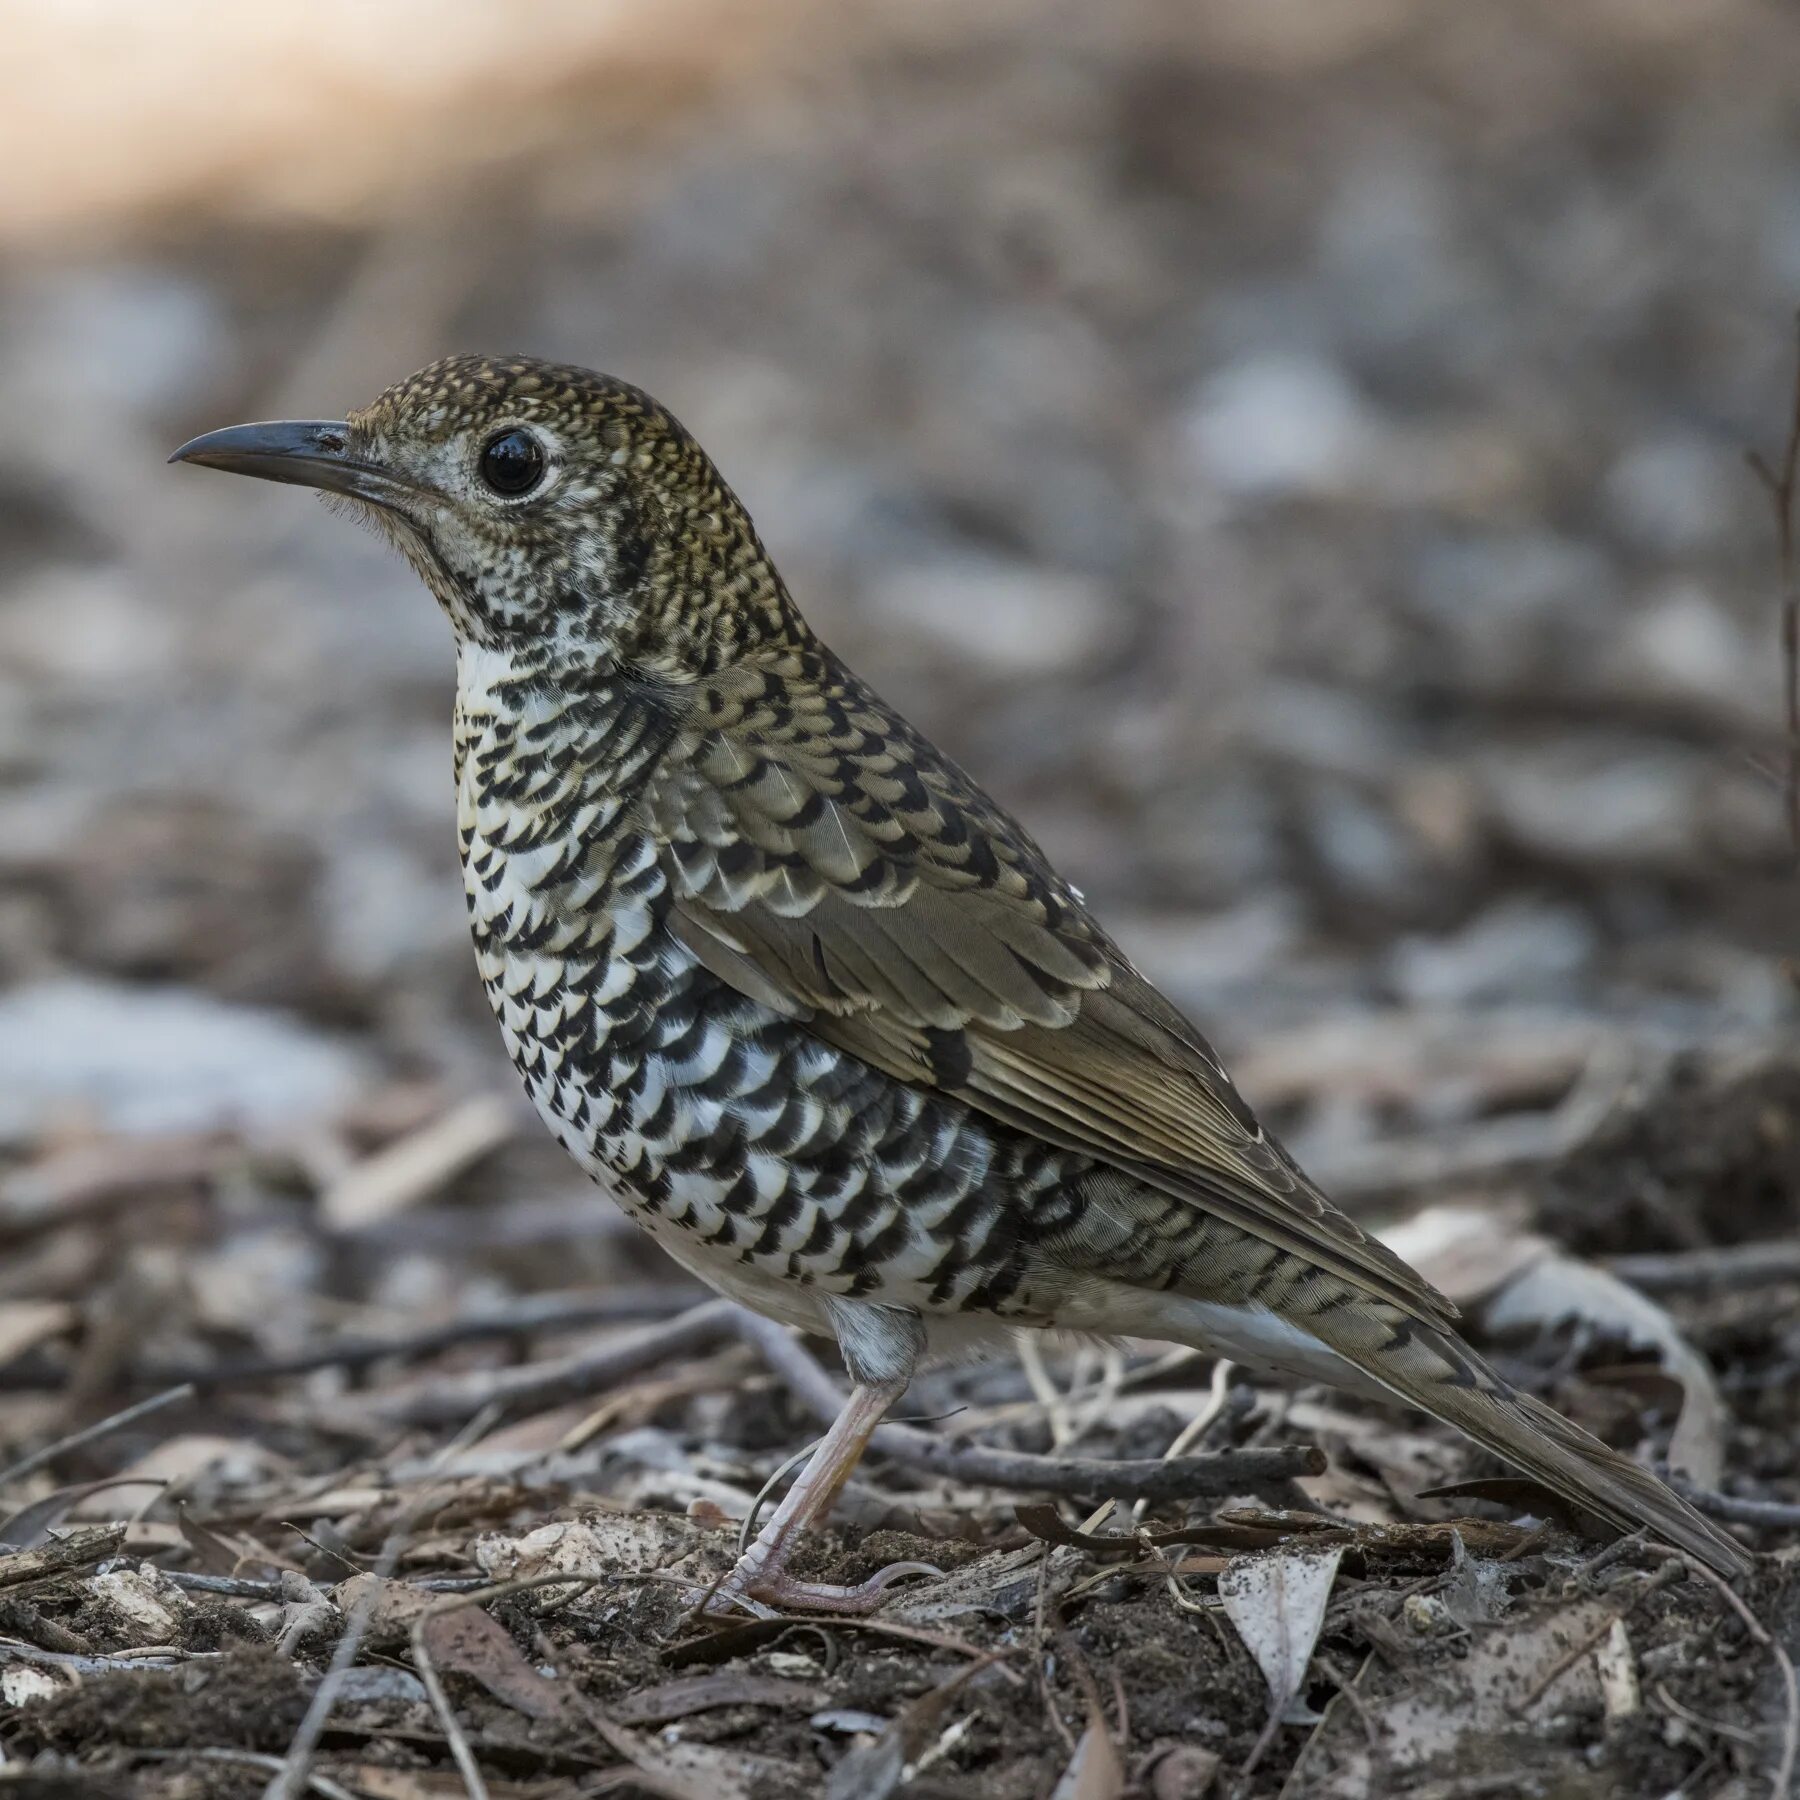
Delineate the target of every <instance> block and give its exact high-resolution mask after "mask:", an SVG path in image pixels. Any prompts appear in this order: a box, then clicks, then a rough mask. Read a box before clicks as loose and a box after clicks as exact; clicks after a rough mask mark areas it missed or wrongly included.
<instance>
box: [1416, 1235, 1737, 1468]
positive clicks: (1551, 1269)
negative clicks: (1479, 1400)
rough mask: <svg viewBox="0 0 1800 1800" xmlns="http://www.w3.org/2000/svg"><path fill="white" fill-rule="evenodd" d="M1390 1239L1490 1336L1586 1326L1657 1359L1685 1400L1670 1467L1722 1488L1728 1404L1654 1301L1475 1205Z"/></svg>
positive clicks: (1701, 1359) (1673, 1437)
mask: <svg viewBox="0 0 1800 1800" xmlns="http://www.w3.org/2000/svg"><path fill="white" fill-rule="evenodd" d="M1383 1236H1384V1237H1385V1238H1386V1241H1387V1243H1388V1245H1389V1247H1390V1248H1391V1249H1394V1250H1396V1251H1398V1252H1399V1254H1400V1255H1401V1256H1403V1257H1404V1258H1405V1259H1406V1260H1407V1261H1408V1262H1410V1263H1411V1264H1412V1265H1413V1267H1414V1268H1415V1269H1417V1270H1418V1271H1419V1273H1420V1274H1421V1275H1423V1276H1424V1277H1425V1278H1426V1280H1428V1281H1431V1282H1434V1283H1435V1284H1436V1285H1437V1286H1438V1287H1440V1288H1441V1289H1442V1290H1443V1291H1444V1293H1446V1294H1447V1295H1448V1296H1449V1297H1450V1298H1451V1299H1452V1300H1454V1301H1455V1302H1456V1303H1457V1304H1458V1305H1459V1306H1465V1307H1466V1306H1472V1305H1475V1304H1479V1305H1480V1306H1481V1308H1482V1312H1483V1317H1484V1321H1485V1323H1486V1325H1487V1327H1488V1329H1490V1330H1494V1331H1500V1330H1505V1329H1507V1328H1508V1327H1513V1326H1554V1325H1559V1324H1562V1323H1563V1322H1565V1321H1566V1320H1570V1319H1578V1320H1580V1321H1581V1322H1583V1323H1584V1324H1587V1325H1591V1326H1593V1327H1595V1328H1596V1329H1597V1330H1599V1331H1602V1332H1605V1333H1606V1334H1608V1335H1609V1336H1613V1337H1618V1338H1622V1339H1624V1341H1625V1342H1626V1343H1628V1344H1633V1345H1636V1346H1638V1347H1640V1348H1642V1349H1647V1350H1654V1351H1656V1352H1657V1354H1658V1355H1659V1356H1660V1357H1661V1358H1662V1363H1663V1367H1664V1368H1665V1369H1667V1370H1668V1372H1669V1373H1670V1374H1671V1375H1672V1376H1674V1377H1675V1379H1676V1380H1677V1381H1678V1382H1680V1384H1681V1389H1682V1393H1683V1396H1684V1398H1683V1402H1682V1407H1681V1417H1680V1418H1679V1419H1678V1420H1677V1421H1676V1425H1675V1430H1674V1432H1673V1434H1672V1435H1671V1437H1670V1439H1669V1461H1670V1463H1671V1465H1672V1466H1673V1467H1674V1468H1675V1469H1677V1470H1678V1471H1679V1472H1680V1473H1682V1474H1684V1475H1686V1476H1687V1477H1688V1478H1689V1480H1691V1481H1695V1482H1698V1483H1699V1484H1700V1485H1701V1486H1702V1487H1709V1488H1710V1487H1717V1486H1718V1485H1719V1476H1720V1472H1721V1470H1722V1468H1723V1464H1724V1456H1725V1403H1724V1401H1723V1400H1722V1399H1721V1398H1720V1395H1719V1389H1718V1385H1717V1383H1716V1382H1714V1380H1713V1376H1712V1370H1711V1369H1710V1368H1709V1367H1708V1366H1707V1363H1706V1360H1705V1358H1704V1357H1702V1356H1701V1355H1700V1353H1699V1352H1698V1351H1697V1350H1695V1349H1694V1347H1693V1346H1692V1345H1691V1344H1690V1343H1688V1341H1687V1340H1686V1339H1685V1338H1684V1337H1683V1336H1682V1335H1681V1333H1680V1331H1679V1330H1677V1329H1676V1326H1675V1322H1674V1320H1673V1319H1671V1318H1670V1317H1669V1315H1668V1314H1667V1313H1666V1312H1664V1311H1663V1309H1662V1308H1661V1307H1660V1306H1658V1305H1657V1304H1656V1303H1655V1301H1653V1300H1651V1299H1650V1298H1649V1297H1648V1296H1646V1295H1644V1294H1641V1293H1639V1292H1638V1290H1637V1289H1636V1288H1634V1287H1629V1286H1627V1285H1626V1283H1624V1282H1623V1281H1621V1280H1619V1278H1618V1277H1617V1276H1616V1275H1610V1274H1608V1273H1607V1272H1606V1270H1604V1269H1599V1268H1596V1267H1594V1265H1593V1264H1592V1263H1584V1262H1581V1261H1579V1260H1578V1259H1576V1258H1575V1257H1572V1256H1569V1255H1566V1254H1565V1253H1564V1252H1563V1251H1561V1250H1559V1249H1558V1248H1557V1247H1556V1245H1554V1244H1552V1243H1551V1242H1550V1241H1549V1240H1548V1239H1546V1238H1540V1237H1537V1236H1534V1235H1533V1234H1532V1233H1530V1232H1525V1231H1520V1230H1518V1229H1516V1228H1515V1227H1513V1226H1511V1225H1509V1224H1508V1223H1506V1222H1505V1221H1503V1220H1502V1219H1499V1218H1497V1217H1495V1216H1494V1215H1493V1214H1492V1213H1488V1212H1483V1211H1481V1210H1479V1209H1477V1208H1475V1207H1470V1206H1433V1207H1428V1208H1427V1209H1426V1210H1425V1211H1424V1212H1421V1213H1419V1214H1418V1215H1417V1216H1416V1217H1414V1218H1411V1219H1409V1220H1407V1221H1406V1222H1405V1224H1404V1225H1401V1226H1398V1227H1396V1228H1395V1229H1394V1230H1392V1231H1389V1232H1385V1233H1384V1234H1383Z"/></svg>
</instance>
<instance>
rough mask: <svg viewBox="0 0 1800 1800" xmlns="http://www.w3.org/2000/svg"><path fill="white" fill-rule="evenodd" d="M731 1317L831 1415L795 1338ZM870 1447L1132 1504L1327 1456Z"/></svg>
mask: <svg viewBox="0 0 1800 1800" xmlns="http://www.w3.org/2000/svg"><path fill="white" fill-rule="evenodd" d="M733 1314H734V1318H733V1323H734V1324H735V1325H736V1327H737V1330H738V1331H739V1333H740V1334H741V1335H742V1336H743V1338H744V1339H745V1341H746V1342H747V1343H749V1344H752V1345H753V1346H754V1347H755V1349H756V1351H757V1353H758V1354H759V1355H761V1356H762V1357H763V1359H764V1360H765V1361H766V1362H767V1363H768V1364H769V1366H770V1368H772V1369H773V1370H774V1371H775V1372H776V1374H778V1375H779V1376H780V1377H781V1378H782V1380H783V1381H785V1382H786V1383H787V1384H788V1386H789V1387H790V1388H792V1389H793V1391H794V1393H795V1395H796V1396H797V1397H798V1398H799V1399H800V1401H801V1402H802V1404H804V1405H805V1406H806V1408H807V1409H808V1410H809V1411H810V1412H812V1413H815V1414H816V1415H817V1416H818V1417H820V1418H821V1419H833V1418H835V1417H836V1416H837V1414H838V1412H839V1410H840V1409H841V1407H842V1406H843V1399H844V1397H843V1395H842V1394H841V1393H840V1392H839V1390H838V1385H837V1383H836V1382H835V1381H833V1380H832V1379H831V1377H830V1376H829V1375H828V1374H826V1372H825V1371H824V1370H823V1369H822V1368H821V1367H820V1366H819V1364H818V1363H817V1361H815V1360H814V1358H813V1356H812V1355H811V1353H810V1352H809V1351H807V1349H806V1348H805V1347H804V1346H803V1345H802V1344H801V1342H800V1340H799V1339H798V1338H796V1337H795V1336H794V1335H793V1333H792V1332H790V1331H789V1330H788V1329H787V1327H786V1326H785V1325H778V1324H777V1323H775V1321H774V1320H772V1319H765V1318H763V1317H762V1316H761V1315H760V1314H758V1313H752V1312H750V1311H748V1310H747V1309H745V1308H742V1307H738V1308H734V1309H733ZM871 1443H872V1445H873V1447H874V1448H875V1449H877V1450H879V1451H881V1452H882V1453H883V1454H884V1455H886V1456H891V1457H892V1458H893V1459H894V1460H895V1461H896V1462H900V1463H905V1464H906V1465H907V1466H908V1467H910V1468H915V1469H924V1470H927V1471H928V1472H929V1473H931V1474H933V1475H946V1476H949V1477H950V1478H951V1479H952V1480H955V1481H966V1482H969V1483H970V1484H972V1485H975V1486H985V1487H999V1488H1026V1489H1031V1490H1034V1491H1036V1492H1038V1493H1042V1494H1062V1495H1066V1496H1068V1497H1071V1498H1089V1497H1092V1496H1093V1495H1096V1494H1115V1495H1118V1496H1119V1497H1120V1498H1123V1499H1134V1500H1135V1499H1145V1500H1187V1499H1193V1498H1195V1497H1197V1496H1199V1495H1204V1494H1232V1493H1240V1492H1245V1491H1247V1490H1250V1489H1254V1488H1256V1487H1259V1486H1262V1485H1264V1484H1266V1483H1268V1482H1271V1481H1278V1480H1282V1479H1284V1478H1287V1477H1291V1476H1295V1475H1321V1474H1323V1473H1324V1471H1325V1458H1324V1457H1323V1455H1321V1454H1320V1452H1319V1451H1318V1450H1317V1449H1315V1448H1314V1447H1313V1446H1311V1445H1309V1444H1303V1445H1295V1446H1291V1447H1279V1448H1271V1449H1266V1450H1236V1451H1228V1452H1225V1453H1223V1454H1221V1455H1218V1456H1188V1457H1181V1458H1178V1459H1175V1460H1172V1461H1164V1460H1162V1459H1161V1458H1153V1459H1149V1460H1144V1461H1131V1462H1099V1461H1087V1460H1083V1459H1081V1458H1078V1457H1060V1456H1034V1455H1031V1454H1029V1453H1028V1452H1026V1451H1022V1450H996V1449H993V1448H992V1447H990V1446H989V1445H986V1444H953V1443H951V1442H950V1441H949V1440H948V1439H946V1438H941V1437H937V1436H936V1435H934V1434H933V1433H931V1432H928V1431H919V1430H917V1429H915V1428H914V1427H913V1426H911V1425H882V1426H880V1427H878V1428H877V1430H876V1432H875V1435H874V1437H873V1439H872V1440H871Z"/></svg>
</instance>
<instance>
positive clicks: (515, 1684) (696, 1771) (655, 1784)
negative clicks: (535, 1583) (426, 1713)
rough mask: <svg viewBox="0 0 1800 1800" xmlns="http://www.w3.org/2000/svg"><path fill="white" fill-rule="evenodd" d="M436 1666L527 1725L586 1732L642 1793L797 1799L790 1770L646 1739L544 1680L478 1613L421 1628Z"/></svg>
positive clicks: (678, 1798)
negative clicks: (464, 1679)
mask: <svg viewBox="0 0 1800 1800" xmlns="http://www.w3.org/2000/svg"><path fill="white" fill-rule="evenodd" d="M417 1630H418V1634H419V1636H420V1637H421V1638H422V1639H423V1640H424V1643H425V1646H426V1648H427V1650H428V1652H429V1653H430V1656H431V1659H432V1661H433V1663H435V1664H436V1665H437V1667H438V1668H439V1669H451V1670H455V1671H456V1672H458V1673H459V1674H463V1675H467V1676H468V1677H470V1678H471V1679H472V1680H475V1681H478V1682H480V1683H481V1685H482V1686H483V1687H484V1688H486V1689H487V1691H488V1692H489V1693H490V1694H492V1695H493V1696H494V1698H495V1699H496V1700H500V1701H502V1702H504V1703H505V1704H506V1705H508V1706H510V1707H512V1708H513V1709H514V1710H515V1711H517V1712H522V1713H524V1714H525V1716H526V1717H527V1718H531V1719H538V1720H541V1721H545V1722H554V1723H556V1724H559V1725H562V1726H564V1727H566V1728H568V1729H570V1730H572V1731H581V1730H583V1729H584V1728H585V1729H586V1730H587V1731H589V1732H592V1733H593V1734H594V1735H596V1736H598V1737H600V1738H602V1739H604V1740H605V1742H606V1744H607V1745H608V1747H609V1748H611V1749H612V1750H613V1751H614V1752H615V1753H616V1754H617V1755H619V1756H622V1757H624V1758H625V1760H626V1761H627V1762H629V1763H630V1764H631V1765H632V1766H633V1767H634V1768H635V1769H636V1770H637V1771H638V1773H639V1776H640V1780H639V1781H638V1785H639V1786H641V1787H646V1788H650V1789H652V1790H653V1791H655V1792H657V1793H660V1794H663V1795H665V1796H667V1800H752V1796H753V1795H754V1794H756V1793H758V1792H764V1793H781V1792H797V1791H799V1790H798V1789H797V1788H795V1787H794V1785H793V1784H794V1781H795V1779H796V1778H797V1776H798V1773H799V1772H798V1771H797V1770H796V1769H794V1768H793V1766H792V1765H791V1764H787V1763H783V1762H779V1761H777V1760H776V1759H775V1758H773V1757H768V1756H757V1755H753V1754H752V1753H750V1752H748V1751H740V1750H732V1749H728V1748H725V1747H723V1746H719V1745H714V1744H687V1743H679V1742H676V1743H671V1742H666V1741H658V1740H652V1739H647V1738H643V1737H640V1736H639V1735H638V1734H637V1733H636V1732H635V1731H628V1730H626V1729H625V1727H624V1726H623V1725H620V1724H618V1723H616V1722H615V1721H614V1720H613V1719H611V1718H610V1717H608V1716H607V1715H606V1714H605V1713H603V1712H602V1711H601V1710H600V1709H599V1708H598V1707H597V1706H595V1705H594V1704H593V1703H592V1702H591V1701H589V1700H587V1699H586V1698H585V1697H584V1696H583V1695H582V1694H581V1693H579V1692H578V1691H577V1690H576V1689H575V1688H574V1687H572V1686H571V1685H570V1684H569V1683H567V1682H565V1681H561V1680H557V1679H555V1678H553V1677H551V1676H548V1675H545V1674H543V1673H542V1672H541V1671H540V1670H538V1669H536V1668H534V1667H533V1666H532V1665H531V1664H530V1663H529V1662H528V1661H527V1660H526V1658H525V1655H524V1652H523V1651H521V1650H520V1649H519V1647H518V1645H517V1644H515V1643H514V1642H513V1640H512V1636H511V1634H510V1633H509V1632H508V1631H507V1630H506V1629H505V1627H504V1626H502V1625H500V1624H498V1623H496V1622H495V1621H494V1620H493V1619H491V1618H489V1617H488V1615H487V1614H486V1613H484V1612H483V1611H482V1610H481V1609H480V1608H479V1607H477V1606H458V1607H454V1608H452V1609H450V1610H449V1611H447V1612H442V1613H437V1614H435V1615H433V1616H431V1617H429V1618H427V1619H426V1620H425V1621H424V1622H423V1623H422V1624H421V1625H420V1626H418V1627H417Z"/></svg>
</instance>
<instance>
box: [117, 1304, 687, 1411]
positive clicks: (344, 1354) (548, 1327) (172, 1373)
mask: <svg viewBox="0 0 1800 1800" xmlns="http://www.w3.org/2000/svg"><path fill="white" fill-rule="evenodd" d="M696 1292H697V1290H696V1289H694V1288H692V1287H689V1286H686V1285H684V1284H678V1283H675V1282H669V1283H665V1284H663V1285H661V1286H651V1287H644V1288H634V1289H632V1290H631V1291H630V1292H628V1293H622V1294H621V1293H607V1294H566V1293H565V1294H521V1295H520V1296H519V1297H518V1298H517V1299H516V1300H513V1301H511V1302H509V1303H508V1304H507V1305H506V1306H503V1307H499V1308H496V1309H494V1310H493V1311H489V1312H483V1313H477V1314H476V1315H474V1316H473V1317H470V1318H462V1319H452V1320H450V1321H448V1322H447V1323H445V1324H443V1325H435V1326H432V1327H430V1328H429V1329H427V1330H424V1331H412V1332H396V1333H394V1334H392V1335H390V1336H378V1335H370V1336H366V1337H354V1336H345V1337H340V1338H333V1339H332V1340H331V1341H330V1342H329V1343H325V1344H317V1345H314V1346H313V1347H312V1348H310V1349H306V1350H297V1351H295V1352H294V1353H293V1354H292V1355H291V1356H255V1357H245V1358H243V1359H241V1360H239V1361H235V1362H225V1361H216V1362H206V1363H203V1362H195V1363H182V1364H176V1365H166V1366H163V1367H158V1368H152V1369H145V1370H143V1371H141V1372H137V1373H136V1374H134V1375H132V1376H130V1377H129V1378H131V1379H138V1380H144V1381H150V1380H156V1379H161V1380H164V1381H174V1380H181V1381H191V1382H192V1383H193V1384H194V1386H195V1387H196V1388H197V1389H198V1390H199V1391H200V1392H201V1393H214V1392H217V1391H218V1390H219V1389H221V1388H227V1387H237V1386H240V1385H243V1384H246V1383H250V1382H257V1381H273V1380H277V1379H279V1378H281V1377H283V1376H288V1375H308V1374H311V1373H312V1372H313V1371H314V1370H315V1369H348V1370H351V1371H356V1370H361V1369H366V1368H368V1367H369V1366H370V1365H371V1364H374V1363H378V1362H386V1361H388V1360H389V1359H390V1358H393V1357H406V1358H416V1357H423V1356H429V1355H432V1354H433V1353H435V1352H436V1351H439V1350H449V1349H453V1348H455V1347H456V1346H457V1345H459V1344H469V1343H477V1342H479V1341H480V1340H481V1339H483V1338H511V1337H523V1336H525V1335H527V1334H528V1333H533V1332H540V1331H542V1332H549V1331H566V1330H569V1329H571V1328H572V1327H575V1326H579V1325H627V1324H636V1323H639V1322H641V1321H644V1320H656V1319H666V1318H668V1317H669V1315H670V1314H671V1313H678V1312H680V1311H681V1310H682V1309H683V1308H684V1307H691V1306H692V1305H693V1304H694V1300H695V1296H696Z"/></svg>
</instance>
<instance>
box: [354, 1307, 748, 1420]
mask: <svg viewBox="0 0 1800 1800" xmlns="http://www.w3.org/2000/svg"><path fill="white" fill-rule="evenodd" d="M734 1310H735V1309H734V1308H733V1307H732V1305H731V1303H730V1302H729V1301H726V1300H706V1301H703V1302H702V1303H701V1304H700V1305H698V1306H691V1307H689V1308H688V1310H687V1311H686V1312H684V1313H678V1314H676V1316H675V1317H674V1318H672V1319H668V1320H665V1321H664V1322H662V1323H661V1324H657V1325H649V1326H646V1327H644V1329H643V1330H641V1331H634V1332H631V1333H629V1334H627V1335H625V1336H623V1337H618V1338H614V1339H613V1340H611V1341H610V1342H608V1343H604V1344H597V1345H595V1346H593V1347H592V1348H590V1349H586V1350H581V1351H578V1352H576V1353H575V1354H574V1355H572V1356H561V1357H557V1358H555V1359H554V1360H550V1361H545V1362H535V1363H523V1364H520V1365H519V1366H518V1367H516V1368H508V1369H478V1370H475V1371H473V1372H472V1373H470V1374H466V1375H450V1376H445V1377H443V1378H442V1379H441V1380H437V1381H429V1382H422V1383H420V1384H419V1385H418V1386H416V1387H413V1388H411V1389H408V1390H405V1391H402V1392H400V1393H397V1394H392V1395H375V1396H371V1397H370V1399H369V1400H368V1401H367V1402H366V1403H363V1404H359V1405H358V1406H357V1407H356V1408H355V1409H354V1411H355V1412H357V1413H360V1414H361V1415H362V1416H364V1417H366V1418H370V1419H373V1420H376V1421H379V1422H381V1423H384V1424H390V1425H443V1424H446V1423H449V1422H451V1421H454V1420H460V1419H466V1418H468V1417H470V1416H471V1415H472V1414H474V1413H477V1412H480V1411H482V1410H483V1409H484V1408H486V1407H490V1406H502V1407H506V1406H520V1407H533V1408H540V1409H541V1408H544V1407H550V1406H560V1405H562V1404H563V1403H564V1402H565V1401H569V1400H578V1399H581V1398H583V1397H584V1396H585V1395H588V1394H592V1393H594V1392H596V1391H597V1390H599V1389H601V1388H605V1387H609V1386H610V1385H611V1384H612V1383H613V1382H615V1381H623V1380H624V1379H625V1378H626V1377H627V1376H630V1375H636V1374H637V1373H638V1372H639V1371H640V1370H643V1369H646V1368H650V1367H651V1366H653V1365H654V1364H656V1363H659V1362H662V1361H664V1360H665V1359H666V1358H668V1357H671V1356H686V1355H689V1354H691V1353H692V1352H694V1351H696V1350H704V1349H707V1348H709V1347H710V1346H711V1345H713V1344H714V1343H716V1342H717V1341H718V1340H719V1339H720V1338H722V1337H727V1336H729V1335H730V1333H731V1330H732V1325H733V1312H734ZM340 1410H344V1409H343V1408H342V1407H341V1406H340Z"/></svg>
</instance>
